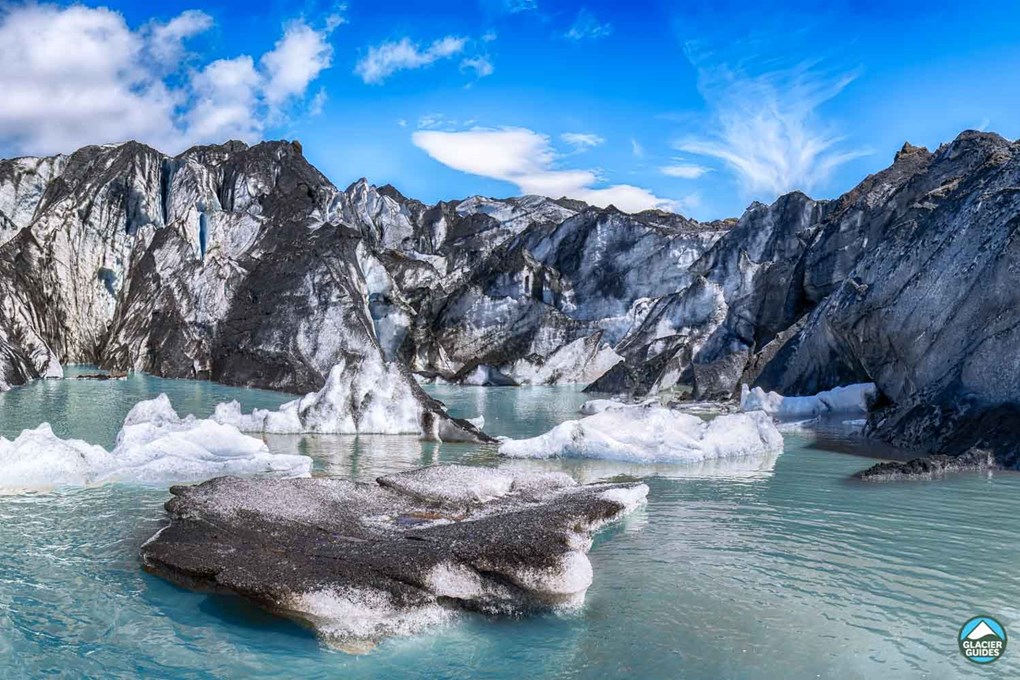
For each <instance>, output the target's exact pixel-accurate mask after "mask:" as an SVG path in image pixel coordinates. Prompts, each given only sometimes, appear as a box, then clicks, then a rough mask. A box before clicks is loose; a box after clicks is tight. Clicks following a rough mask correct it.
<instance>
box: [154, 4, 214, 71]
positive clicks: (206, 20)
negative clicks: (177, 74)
mask: <svg viewBox="0 0 1020 680" xmlns="http://www.w3.org/2000/svg"><path fill="white" fill-rule="evenodd" d="M212 27H213V18H212V17H211V16H209V15H208V14H206V13H205V12H202V11H200V10H195V9H191V10H187V11H186V12H182V13H181V14H179V15H177V16H176V17H174V18H173V19H171V20H170V21H168V22H167V23H165V24H160V23H154V24H152V25H151V26H150V27H149V51H150V53H151V54H152V56H153V57H154V58H155V59H157V60H158V61H162V62H164V63H167V64H171V65H175V64H177V63H179V62H180V61H181V59H182V58H183V57H184V53H185V52H184V41H185V40H187V39H188V38H193V37H194V36H196V35H199V34H201V33H205V32H206V31H208V30H209V29H210V28H212Z"/></svg>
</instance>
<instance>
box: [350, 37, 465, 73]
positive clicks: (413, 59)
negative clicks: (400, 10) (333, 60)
mask: <svg viewBox="0 0 1020 680" xmlns="http://www.w3.org/2000/svg"><path fill="white" fill-rule="evenodd" d="M466 43H467V41H466V40H465V39H464V38H458V37H454V36H450V35H448V36H446V37H445V38H440V39H439V40H436V41H434V42H433V43H432V44H431V45H429V46H428V47H427V48H424V49H422V47H421V46H420V45H418V44H417V43H413V42H411V39H410V38H403V39H402V40H399V41H396V42H385V43H382V44H381V45H376V46H374V47H370V48H369V50H368V54H366V55H365V56H364V58H362V59H361V61H359V62H358V64H357V66H355V68H354V72H355V73H356V74H357V75H359V76H360V77H361V79H362V80H363V81H365V82H366V83H369V84H378V83H382V82H383V81H384V80H386V79H387V78H388V77H390V76H391V75H393V74H394V73H396V72H397V71H406V70H412V69H419V68H424V67H425V66H428V65H430V64H432V63H434V62H436V61H439V60H441V59H449V58H450V57H452V56H454V55H456V54H459V53H460V52H462V51H463V50H464V45H465V44H466Z"/></svg>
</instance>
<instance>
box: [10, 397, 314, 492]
mask: <svg viewBox="0 0 1020 680" xmlns="http://www.w3.org/2000/svg"><path fill="white" fill-rule="evenodd" d="M311 465H312V460H311V458H308V457H307V456H296V455H276V454H272V453H270V452H269V449H268V448H267V447H266V445H265V443H263V442H262V441H261V440H258V439H255V438H253V437H249V436H247V435H245V434H242V433H241V432H239V431H238V430H237V428H235V427H232V426H229V425H222V424H220V423H217V422H214V421H212V420H204V419H197V418H195V417H194V416H188V417H186V418H181V417H180V416H178V415H177V413H176V411H174V409H173V407H172V406H171V405H170V400H169V399H168V398H167V396H166V395H165V394H163V395H160V396H159V397H158V398H156V399H152V400H149V401H143V402H140V403H138V404H136V405H135V407H134V408H133V409H131V412H130V413H128V415H127V418H125V419H124V427H123V428H122V429H121V431H120V433H119V434H118V435H117V443H116V446H115V447H114V449H113V451H107V450H106V449H104V448H103V447H101V446H94V445H92V444H88V443H86V442H83V441H78V440H73V439H61V438H60V437H58V436H56V435H55V434H54V433H53V430H52V429H51V428H50V426H49V425H47V424H43V425H40V426H39V427H38V428H36V429H34V430H25V431H24V432H22V433H21V434H20V435H19V436H18V437H17V438H16V439H15V440H14V441H13V442H12V441H8V440H6V439H3V438H0V487H4V488H42V487H46V488H49V487H59V486H87V485H90V484H100V483H104V482H130V483H141V484H165V483H167V482H186V481H200V480H203V479H209V478H211V477H216V476H220V475H253V474H273V475H280V476H287V477H292V476H305V475H308V474H309V472H310V471H311Z"/></svg>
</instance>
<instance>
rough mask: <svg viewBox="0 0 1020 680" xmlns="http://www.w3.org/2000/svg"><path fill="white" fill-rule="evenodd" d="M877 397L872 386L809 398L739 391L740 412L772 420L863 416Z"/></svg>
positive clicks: (743, 388) (839, 390)
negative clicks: (752, 413) (764, 416)
mask: <svg viewBox="0 0 1020 680" xmlns="http://www.w3.org/2000/svg"><path fill="white" fill-rule="evenodd" d="M877 396H878V391H877V388H876V387H875V385H874V383H862V384H858V385H847V386H846V387H837V388H835V389H831V390H828V391H825V392H819V393H818V394H815V395H813V396H809V397H784V396H783V395H781V394H778V393H776V392H766V391H765V390H763V389H762V388H760V387H755V388H754V389H753V390H749V389H748V388H747V385H742V386H741V388H740V409H741V410H742V411H764V412H765V413H768V414H769V415H771V416H775V417H776V418H816V417H818V416H822V415H827V414H840V415H857V414H861V415H867V413H868V410H869V409H870V406H871V404H872V402H874V400H875V399H876V397H877Z"/></svg>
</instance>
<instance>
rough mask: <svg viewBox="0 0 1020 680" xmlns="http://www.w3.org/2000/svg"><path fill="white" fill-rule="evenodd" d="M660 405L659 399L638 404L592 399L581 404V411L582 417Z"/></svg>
mask: <svg viewBox="0 0 1020 680" xmlns="http://www.w3.org/2000/svg"><path fill="white" fill-rule="evenodd" d="M658 404H659V400H658V399H646V400H645V401H642V402H640V403H638V404H626V403H624V402H622V401H619V400H617V399H590V400H588V401H586V402H584V403H583V404H581V408H580V409H579V410H580V412H581V415H584V416H593V415H595V414H596V413H602V412H603V411H623V410H625V409H629V408H644V407H647V406H655V405H658Z"/></svg>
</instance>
